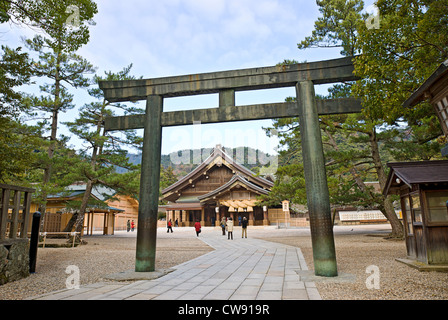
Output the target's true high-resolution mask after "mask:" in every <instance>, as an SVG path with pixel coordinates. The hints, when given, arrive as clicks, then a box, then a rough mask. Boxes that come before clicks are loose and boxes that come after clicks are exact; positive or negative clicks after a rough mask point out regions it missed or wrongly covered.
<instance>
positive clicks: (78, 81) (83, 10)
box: [24, 0, 97, 214]
mask: <svg viewBox="0 0 448 320" xmlns="http://www.w3.org/2000/svg"><path fill="white" fill-rule="evenodd" d="M25 4H27V5H29V8H31V9H32V12H35V13H36V15H37V16H38V17H39V19H40V20H39V21H40V24H39V26H41V27H42V31H44V35H40V34H39V35H36V36H35V37H34V38H33V39H28V40H25V45H26V47H27V48H28V49H29V50H31V51H32V52H35V53H37V54H38V60H37V61H33V74H34V75H35V76H37V77H42V78H45V79H47V80H49V82H47V83H46V84H44V85H41V86H40V90H41V92H42V93H43V95H42V96H33V95H29V96H28V97H26V99H25V100H24V103H25V105H27V106H28V107H29V108H31V109H32V110H33V111H34V114H33V115H36V113H37V112H43V114H44V115H46V114H49V115H50V121H48V120H45V121H43V122H41V123H40V124H41V125H43V126H45V127H46V128H48V131H49V132H50V134H49V137H48V140H49V143H48V148H47V163H46V164H45V165H44V174H43V178H42V183H41V184H40V186H39V189H40V190H39V193H40V194H39V195H38V198H39V199H40V201H41V203H42V204H41V206H40V208H39V211H41V212H42V213H43V214H44V213H45V210H46V202H45V199H46V198H47V195H48V194H50V193H52V192H54V191H55V190H54V189H53V185H52V184H51V183H50V181H51V176H52V171H53V166H54V156H55V150H56V148H57V144H58V143H59V141H58V135H57V130H58V124H59V120H58V117H59V114H60V113H61V112H66V111H67V110H70V109H72V108H74V104H73V102H72V100H73V95H72V94H71V93H70V92H69V90H68V88H67V87H66V86H69V87H73V88H86V87H87V86H88V85H89V81H88V79H87V78H86V77H85V75H86V74H91V73H93V72H94V69H93V66H92V65H91V64H90V63H89V62H88V61H86V60H85V59H83V58H82V57H81V56H79V55H77V54H76V53H75V52H76V51H77V50H78V49H79V48H80V47H81V46H82V45H84V44H86V43H87V42H88V40H89V28H88V24H92V20H91V19H92V17H93V16H94V14H95V13H96V12H97V8H96V4H95V3H94V2H92V1H90V0H82V1H77V2H73V1H69V0H63V1H44V2H42V3H39V5H37V6H36V5H33V4H32V3H28V2H25ZM71 5H76V6H77V8H78V9H79V12H78V13H79V15H78V16H77V26H76V27H74V26H72V25H70V24H68V23H67V22H68V20H69V18H70V12H69V11H68V10H67V8H68V7H69V6H71Z"/></svg>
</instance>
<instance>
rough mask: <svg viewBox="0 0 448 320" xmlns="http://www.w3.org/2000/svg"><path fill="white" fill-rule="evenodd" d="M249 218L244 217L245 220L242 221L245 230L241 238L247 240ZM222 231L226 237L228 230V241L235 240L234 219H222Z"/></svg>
mask: <svg viewBox="0 0 448 320" xmlns="http://www.w3.org/2000/svg"><path fill="white" fill-rule="evenodd" d="M247 223H248V221H247V218H246V217H243V220H242V221H241V228H242V230H243V232H242V235H241V238H247ZM221 229H222V235H223V236H225V235H226V230H227V240H230V239H232V240H233V219H232V218H227V219H226V218H225V217H222V219H221Z"/></svg>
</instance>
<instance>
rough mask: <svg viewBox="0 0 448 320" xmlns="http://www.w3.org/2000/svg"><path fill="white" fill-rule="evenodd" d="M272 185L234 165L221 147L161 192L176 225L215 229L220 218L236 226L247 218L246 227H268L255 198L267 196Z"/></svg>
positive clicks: (264, 208) (266, 217)
mask: <svg viewBox="0 0 448 320" xmlns="http://www.w3.org/2000/svg"><path fill="white" fill-rule="evenodd" d="M273 185H274V184H273V182H272V181H269V180H267V179H264V178H262V177H257V176H255V174H254V173H253V172H252V171H250V170H249V169H247V168H245V167H244V166H242V165H240V164H238V163H237V162H235V161H234V160H233V159H232V157H231V156H229V155H227V154H226V153H225V152H224V151H223V150H222V148H221V147H220V146H217V147H216V148H214V150H213V151H212V153H211V155H210V156H209V157H208V158H207V159H206V160H205V161H204V162H203V163H201V164H200V165H199V166H198V167H197V168H196V169H194V170H193V171H192V172H190V173H189V174H188V175H186V176H185V177H183V178H182V179H180V180H179V181H177V182H176V183H174V184H172V185H171V186H169V187H168V188H166V189H165V190H163V191H162V199H163V200H166V201H168V205H167V206H166V212H167V219H168V220H169V219H171V220H172V221H173V223H174V222H175V221H176V220H177V221H178V224H179V226H193V225H194V223H195V222H196V221H200V222H201V225H202V226H218V225H219V222H220V221H221V219H222V217H226V218H228V217H232V219H234V220H235V225H238V221H239V219H242V218H243V217H246V218H247V219H248V221H249V225H269V220H268V210H267V208H266V207H262V206H257V205H256V203H257V196H260V195H263V194H267V193H268V192H269V191H270V189H271V188H272V186H273Z"/></svg>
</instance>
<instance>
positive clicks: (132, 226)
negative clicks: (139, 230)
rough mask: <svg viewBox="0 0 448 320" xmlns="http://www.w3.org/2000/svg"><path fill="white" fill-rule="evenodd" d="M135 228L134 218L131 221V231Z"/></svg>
mask: <svg viewBox="0 0 448 320" xmlns="http://www.w3.org/2000/svg"><path fill="white" fill-rule="evenodd" d="M134 229H135V223H134V220H132V222H131V231H132V232H134Z"/></svg>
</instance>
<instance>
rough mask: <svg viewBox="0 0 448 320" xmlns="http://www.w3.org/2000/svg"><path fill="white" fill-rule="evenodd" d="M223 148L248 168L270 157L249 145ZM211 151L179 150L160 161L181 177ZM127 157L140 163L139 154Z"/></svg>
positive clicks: (254, 166)
mask: <svg viewBox="0 0 448 320" xmlns="http://www.w3.org/2000/svg"><path fill="white" fill-rule="evenodd" d="M223 149H224V151H225V152H226V153H227V154H228V155H231V156H232V157H233V159H234V160H235V161H236V162H238V163H240V164H242V165H243V166H245V167H246V168H248V169H249V170H252V169H253V168H257V167H262V166H263V165H265V164H267V163H268V161H269V158H270V155H269V154H266V153H264V152H263V151H260V150H258V149H253V148H250V147H238V148H234V149H230V148H225V147H224V148H223ZM212 151H213V148H202V149H185V150H179V151H177V152H172V153H170V154H167V155H162V157H161V163H162V166H163V167H164V168H168V167H170V166H171V167H172V168H173V171H174V173H175V174H176V176H178V177H181V176H184V175H186V174H188V173H189V172H191V171H192V170H193V169H194V168H196V167H197V166H198V165H200V164H201V163H202V162H203V161H204V160H205V159H207V158H208V157H209V156H210V154H211V152H212ZM128 157H129V162H131V163H133V164H141V161H142V156H141V154H128ZM117 171H118V172H124V169H122V168H118V169H117Z"/></svg>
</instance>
